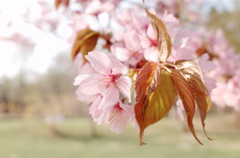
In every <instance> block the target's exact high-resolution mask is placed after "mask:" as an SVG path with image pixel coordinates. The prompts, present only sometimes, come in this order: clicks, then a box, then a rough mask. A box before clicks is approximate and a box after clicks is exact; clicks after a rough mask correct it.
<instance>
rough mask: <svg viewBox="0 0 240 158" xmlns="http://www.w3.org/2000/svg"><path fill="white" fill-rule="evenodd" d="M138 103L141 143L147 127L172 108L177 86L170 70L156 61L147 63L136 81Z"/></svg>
mask: <svg viewBox="0 0 240 158" xmlns="http://www.w3.org/2000/svg"><path fill="white" fill-rule="evenodd" d="M136 95H137V103H136V105H135V107H134V110H135V115H136V120H137V122H138V124H139V127H140V133H139V139H140V145H145V143H144V142H143V141H142V137H143V133H144V130H145V128H146V127H148V126H149V125H151V124H154V123H156V122H158V121H159V120H161V119H162V118H163V117H164V116H165V115H166V114H167V112H168V111H169V110H170V109H171V107H172V105H173V103H174V98H175V88H174V84H173V81H172V78H171V75H170V74H169V72H167V71H166V70H165V69H161V67H160V65H158V64H156V63H151V62H149V63H147V64H146V65H145V66H144V67H143V68H142V69H141V70H140V72H139V75H138V77H137V81H136Z"/></svg>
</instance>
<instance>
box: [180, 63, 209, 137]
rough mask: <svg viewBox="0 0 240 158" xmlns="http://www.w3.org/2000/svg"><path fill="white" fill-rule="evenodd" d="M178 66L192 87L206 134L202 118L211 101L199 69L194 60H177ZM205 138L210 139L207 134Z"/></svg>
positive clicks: (204, 116) (203, 118) (205, 114)
mask: <svg viewBox="0 0 240 158" xmlns="http://www.w3.org/2000/svg"><path fill="white" fill-rule="evenodd" d="M178 68H179V69H180V70H181V72H182V73H183V75H184V76H185V78H187V80H188V82H189V85H190V86H191V88H192V91H193V94H194V98H195V100H196V103H197V105H198V109H199V113H200V117H201V123H202V126H203V130H204V133H205V135H206V136H207V133H206V130H205V123H204V120H205V119H206V116H207V112H208V111H209V109H210V108H211V105H212V103H211V99H210V97H209V94H208V91H207V88H206V86H205V84H204V81H203V77H202V74H201V71H200V69H199V67H198V65H197V63H196V62H194V61H179V62H178ZM207 138H208V139H210V140H212V139H211V138H209V137H208V136H207Z"/></svg>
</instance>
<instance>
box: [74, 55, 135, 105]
mask: <svg viewBox="0 0 240 158" xmlns="http://www.w3.org/2000/svg"><path fill="white" fill-rule="evenodd" d="M86 59H87V60H88V61H89V62H90V64H91V66H92V67H93V69H94V70H95V73H93V74H91V75H89V76H88V77H87V78H86V79H84V80H83V81H82V82H81V83H80V84H79V88H80V91H81V92H82V93H84V94H87V95H93V94H98V93H100V94H101V95H102V96H103V98H102V100H103V102H104V103H106V102H107V104H100V105H99V107H98V108H99V109H106V108H108V107H110V106H112V105H113V104H115V103H116V102H117V101H118V99H119V91H120V92H121V93H122V94H123V96H125V97H127V98H128V99H129V101H131V100H130V86H131V79H130V78H129V77H127V76H125V75H126V74H127V71H128V70H127V68H126V67H125V66H124V65H123V64H121V63H120V62H119V61H118V60H117V59H116V58H115V57H114V56H112V55H107V54H105V53H102V52H97V51H92V52H89V54H88V55H87V56H86Z"/></svg>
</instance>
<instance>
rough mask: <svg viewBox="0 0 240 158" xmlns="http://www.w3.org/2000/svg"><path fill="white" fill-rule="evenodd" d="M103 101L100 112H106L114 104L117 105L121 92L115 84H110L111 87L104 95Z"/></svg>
mask: <svg viewBox="0 0 240 158" xmlns="http://www.w3.org/2000/svg"><path fill="white" fill-rule="evenodd" d="M102 95H103V99H102V102H101V104H100V105H99V107H98V109H99V110H105V109H107V108H109V107H111V106H113V105H114V104H116V103H117V102H118V100H119V91H118V89H117V88H116V87H115V86H114V84H109V87H108V88H107V89H106V91H105V93H104V94H102Z"/></svg>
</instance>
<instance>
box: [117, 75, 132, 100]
mask: <svg viewBox="0 0 240 158" xmlns="http://www.w3.org/2000/svg"><path fill="white" fill-rule="evenodd" d="M116 84H117V87H118V88H119V90H120V92H121V93H122V94H123V95H124V96H125V97H127V98H128V99H129V102H131V91H130V88H131V84H132V80H131V79H130V78H129V77H126V76H125V77H124V76H122V77H120V78H118V79H117V81H116Z"/></svg>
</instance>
